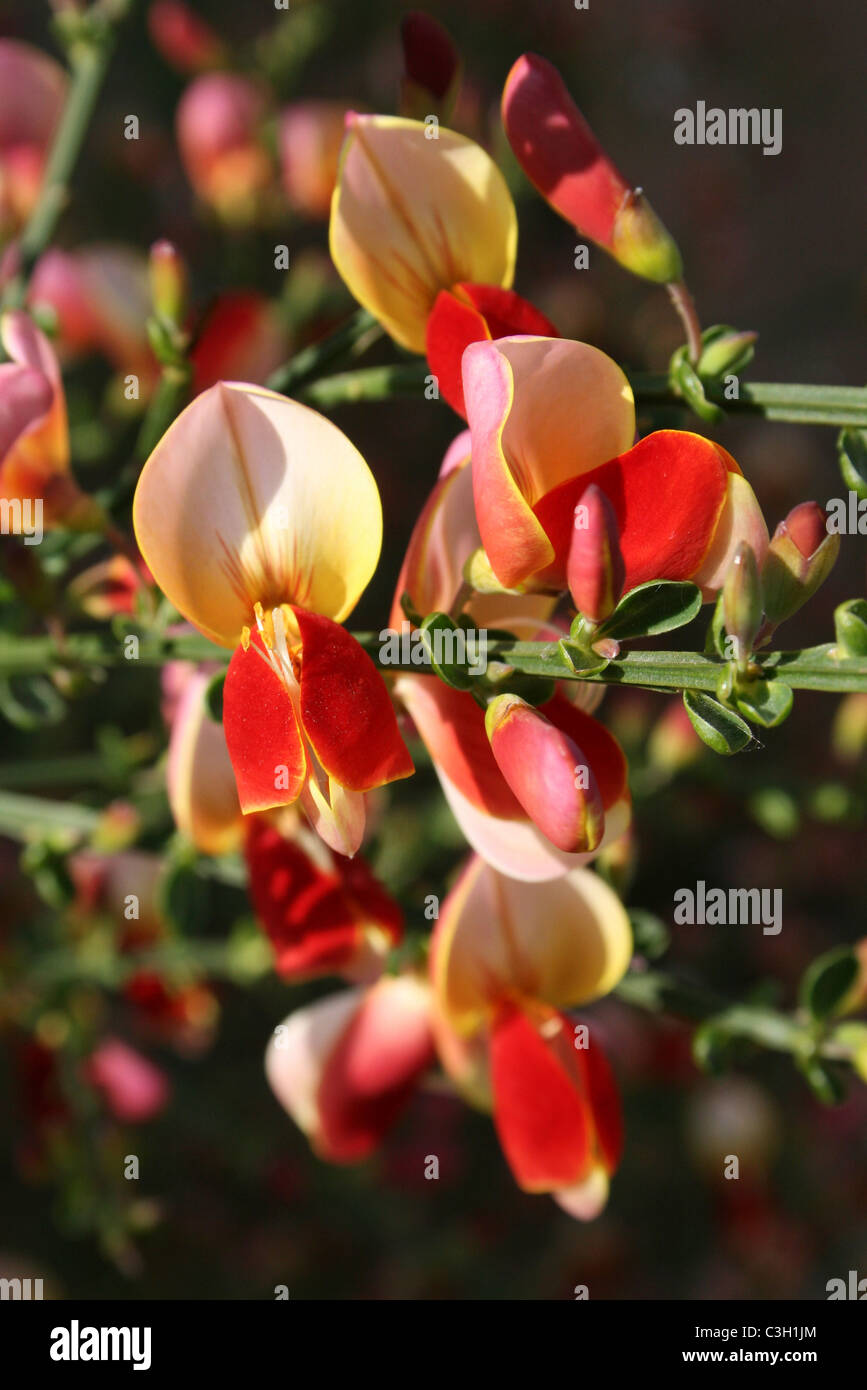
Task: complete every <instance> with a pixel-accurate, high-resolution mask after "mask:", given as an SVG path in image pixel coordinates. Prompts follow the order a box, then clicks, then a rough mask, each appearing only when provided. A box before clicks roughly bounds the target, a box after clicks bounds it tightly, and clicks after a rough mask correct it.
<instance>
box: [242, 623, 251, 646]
mask: <svg viewBox="0 0 867 1390" xmlns="http://www.w3.org/2000/svg"><path fill="white" fill-rule="evenodd" d="M241 646H242V647H243V648H244V651H245V652H246V651H249V648H250V629H249V628H248V627H246V626H245V627H242V628H241Z"/></svg>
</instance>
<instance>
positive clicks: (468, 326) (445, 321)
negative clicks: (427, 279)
mask: <svg viewBox="0 0 867 1390" xmlns="http://www.w3.org/2000/svg"><path fill="white" fill-rule="evenodd" d="M514 333H529V334H533V335H538V336H539V337H542V338H559V336H560V334H559V333H558V332H557V329H556V328H555V327H554V325H553V324H552V323H551V321H550V319H547V318H546V317H545V315H544V314H542V313H540V312H539V310H538V309H536V308H535V307H534V305H532V304H531V303H530V302H529V301H528V300H526V299H522V298H521V296H520V295H519V294H516V293H515V291H514V290H503V289H500V288H499V287H498V286H496V285H470V284H462V285H455V286H454V289H453V290H441V291H440V293H439V294H438V295H437V297H436V300H435V302H434V306H433V309H432V310H431V313H430V317H429V318H428V321H427V335H426V351H427V360H428V363H429V365H430V369H431V371H432V372H433V374H434V375H435V377H436V378H437V381H438V382H439V389H440V394H441V395H442V396H443V397H444V399H445V400H447V401H448V403H449V405H450V406H451V407H452V409H453V410H456V411H457V413H458V415H460V416H462V417H463V419H466V417H467V412H466V407H465V405H464V387H463V380H462V377H461V359H462V357H463V355H464V350H465V349H466V348H467V347H468V346H469V345H470V343H479V342H482V341H483V340H484V339H486V338H488V339H493V338H508V337H511V335H512V334H514Z"/></svg>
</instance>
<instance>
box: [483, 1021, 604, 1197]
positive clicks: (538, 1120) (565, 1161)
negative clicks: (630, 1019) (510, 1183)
mask: <svg viewBox="0 0 867 1390" xmlns="http://www.w3.org/2000/svg"><path fill="white" fill-rule="evenodd" d="M555 1021H556V1024H557V1025H558V1026H559V1029H560V1030H565V1029H567V1028H568V1021H567V1020H566V1019H563V1018H561V1017H558V1016H557V1015H554V1017H553V1018H550V1017H549V1018H548V1019H546V1020H545V1024H547V1025H549V1026H553V1025H554V1024H555ZM543 1026H545V1025H543ZM491 1084H492V1088H493V1092H494V1124H495V1125H496V1127H497V1134H498V1135H499V1139H500V1143H501V1145H502V1148H503V1153H504V1154H505V1156H506V1161H507V1162H508V1164H509V1167H510V1168H511V1170H512V1173H513V1175H514V1177H515V1181H516V1182H517V1183H518V1185H519V1187H522V1188H523V1189H524V1191H526V1192H550V1191H552V1190H554V1191H556V1190H557V1188H560V1187H573V1186H574V1185H575V1184H577V1183H580V1182H582V1181H583V1180H584V1179H585V1178H586V1177H587V1175H588V1174H589V1172H590V1169H591V1167H592V1162H593V1143H594V1133H593V1119H592V1115H591V1113H590V1107H589V1105H588V1104H587V1100H586V1098H585V1097H584V1096H583V1095H582V1094H581V1092H580V1091H579V1089H578V1087H577V1086H576V1084H575V1079H574V1074H573V1073H572V1072H571V1071H570V1070H569V1069H567V1066H566V1065H564V1059H563V1058H562V1056H560V1055H558V1052H557V1051H555V1049H554V1048H552V1047H551V1045H550V1043H549V1041H548V1039H547V1037H545V1036H543V1034H542V1032H541V1031H540V1028H539V1026H538V1024H537V1023H536V1022H534V1021H531V1019H530V1018H528V1017H527V1015H526V1014H525V1013H524V1012H523V1011H522V1010H521V1009H518V1008H515V1007H514V1006H512V1007H507V1008H504V1009H503V1010H502V1011H501V1012H500V1014H499V1016H498V1018H497V1020H496V1022H495V1024H494V1026H493V1028H492V1030H491Z"/></svg>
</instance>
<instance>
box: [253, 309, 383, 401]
mask: <svg viewBox="0 0 867 1390" xmlns="http://www.w3.org/2000/svg"><path fill="white" fill-rule="evenodd" d="M382 331H383V330H382V328H381V327H380V325H379V324H378V323H377V321H376V319H375V318H374V317H373V315H372V314H371V313H368V311H367V309H358V310H357V311H356V312H355V313H354V314H353V315H352V317H351V318H349V319H347V321H346V323H343V324H341V325H340V327H339V328H336V329H335V330H334V332H333V333H330V334H329V335H328V337H327V338H323V339H322V340H321V341H320V342H318V343H311V345H310V347H307V348H303V349H302V351H301V352H297V353H296V354H295V356H294V357H293V358H292V360H291V361H290V362H284V363H283V364H282V366H280V367H277V368H276V370H275V371H273V372H272V373H271V375H270V376H269V378H268V380H267V382H266V385H267V386H268V387H269V388H270V390H272V391H282V392H283V393H284V394H285V395H291V394H294V393H296V392H298V391H299V389H300V388H301V387H302V386H303V385H306V383H308V382H310V381H311V380H312V379H313V378H314V377H317V376H320V375H321V373H322V371H323V369H324V368H325V367H329V366H331V365H332V364H333V363H335V362H339V361H340V360H341V359H342V358H344V357H346V356H349V357H353V356H357V355H358V354H359V353H360V352H361V351H364V350H366V349H367V348H368V347H369V346H370V345H371V344H372V343H373V342H375V341H376V339H377V338H379V337H381V336H382Z"/></svg>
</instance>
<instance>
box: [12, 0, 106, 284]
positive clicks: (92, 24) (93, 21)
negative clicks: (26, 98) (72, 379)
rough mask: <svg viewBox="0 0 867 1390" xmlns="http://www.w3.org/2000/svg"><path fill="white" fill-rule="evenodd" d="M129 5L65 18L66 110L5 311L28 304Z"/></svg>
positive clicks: (19, 248)
mask: <svg viewBox="0 0 867 1390" xmlns="http://www.w3.org/2000/svg"><path fill="white" fill-rule="evenodd" d="M130 8H131V0H114V3H113V4H112V5H111V6H110V7H109V6H107V5H103V6H102V7H100V6H99V5H95V6H93V7H92V10H91V11H90V12H89V13H88V14H84V15H78V14H73V15H71V16H70V17H69V20H68V23H69V25H70V28H69V30H68V33H67V35H66V41H67V44H68V49H69V64H70V68H71V80H70V84H69V92H68V95H67V98H66V104H65V106H64V108H63V114H62V115H61V117H60V121H59V124H58V126H57V131H56V133H55V136H54V143H53V144H52V146H51V151H50V153H49V156H48V160H47V162H46V165H45V173H44V174H43V178H42V186H41V188H40V191H39V197H38V199H37V201H36V205H35V207H34V208H33V211H32V212H31V214H30V217H29V219H28V221H27V225H26V226H25V228H24V231H23V232H22V234H21V236H20V238H19V240H18V244H17V253H18V260H19V268H18V271H17V273H16V275H15V276H14V278H13V279H12V280H11V281H10V282H9V284H8V285H7V286H6V289H5V291H4V293H3V298H2V307H3V308H4V309H19V308H21V307H22V305H23V304H24V302H25V300H26V298H27V287H28V285H29V282H30V274H31V271H32V270H33V267H34V265H35V264H36V262H37V260H38V259H39V257H40V256H41V255H42V252H43V251H44V250H45V248H46V246H47V245H48V243H49V242H50V241H51V238H52V236H53V235H54V230H55V228H56V226H57V222H58V219H59V218H60V214H61V213H62V211H63V209H64V208H65V206H66V203H67V201H68V198H69V184H70V180H71V178H72V174H73V172H74V169H75V166H76V164H77V162H78V157H79V155H80V153H81V148H82V145H83V144H84V139H85V136H86V134H87V129H88V126H89V125H90V120H91V117H92V116H93V112H94V108H95V107H96V102H97V98H98V97H99V93H100V90H101V88H102V84H103V81H104V79H105V75H106V73H107V71H108V67H109V64H110V62H111V57H112V54H113V52H114V45H115V39H116V35H117V27H118V24H119V22H120V21H121V20H122V19H123V18H124V17H125V16H126V14H127V13H128V11H129V9H130Z"/></svg>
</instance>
